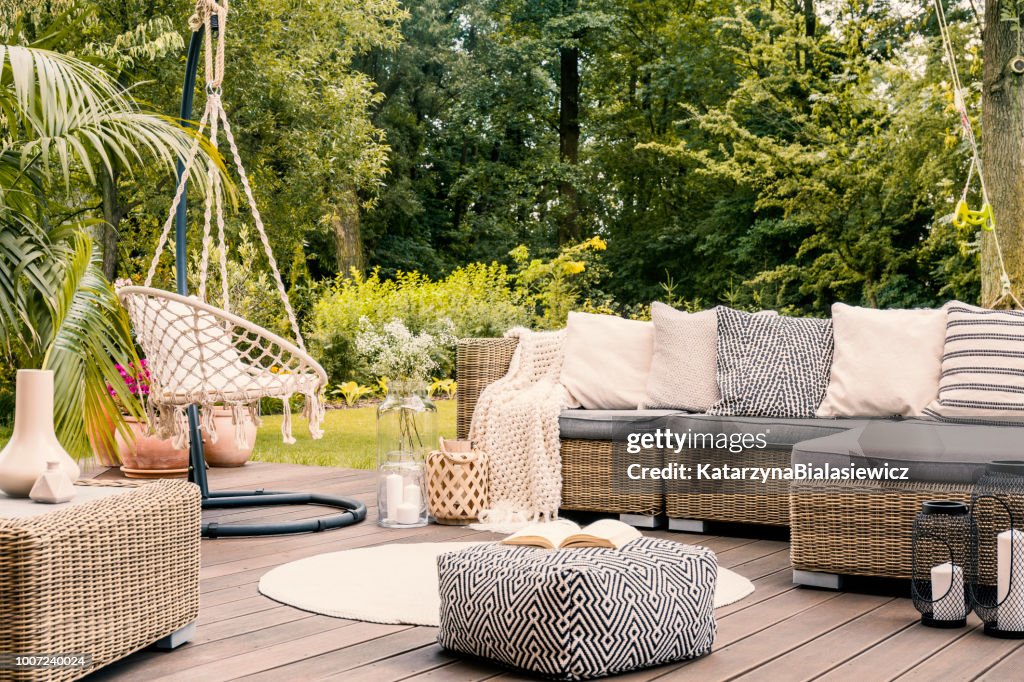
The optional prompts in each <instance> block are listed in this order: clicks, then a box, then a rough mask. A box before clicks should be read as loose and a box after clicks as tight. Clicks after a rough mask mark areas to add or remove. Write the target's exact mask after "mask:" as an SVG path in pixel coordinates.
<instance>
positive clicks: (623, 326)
mask: <svg viewBox="0 0 1024 682" xmlns="http://www.w3.org/2000/svg"><path fill="white" fill-rule="evenodd" d="M653 352H654V325H653V324H651V323H650V322H642V321H639V320H626V319H623V318H621V317H615V316H614V315H593V314H590V313H569V322H568V324H566V338H565V359H564V361H563V362H562V377H561V380H562V385H563V386H565V387H566V389H568V390H569V393H570V394H572V397H573V398H575V399H576V400H578V401H579V403H580V405H581V406H582V407H585V408H587V409H589V410H635V409H637V408H638V407H639V406H640V404H641V403H643V401H644V397H645V395H646V390H647V374H648V373H649V372H650V369H651V355H652V354H653Z"/></svg>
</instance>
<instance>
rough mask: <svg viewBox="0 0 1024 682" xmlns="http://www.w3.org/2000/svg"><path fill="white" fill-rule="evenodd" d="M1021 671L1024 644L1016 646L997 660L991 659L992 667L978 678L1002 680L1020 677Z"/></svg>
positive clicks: (989, 681)
mask: <svg viewBox="0 0 1024 682" xmlns="http://www.w3.org/2000/svg"><path fill="white" fill-rule="evenodd" d="M1022 671H1024V646H1022V647H1017V648H1016V649H1014V650H1013V651H1011V652H1010V653H1008V654H1007V655H1006V656H1004V657H1003V658H1002V659H1000V660H998V661H993V665H992V667H991V668H989V669H988V670H986V671H985V672H984V673H982V674H981V675H980V676H979V677H978V679H979V680H981V681H983V682H1003V681H1004V680H1012V679H1017V678H1020V677H1021V675H1022Z"/></svg>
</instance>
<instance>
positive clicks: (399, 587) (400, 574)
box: [260, 542, 754, 626]
mask: <svg viewBox="0 0 1024 682" xmlns="http://www.w3.org/2000/svg"><path fill="white" fill-rule="evenodd" d="M475 544H481V543H476V542H423V543H415V544H397V545H381V546H379V547H365V548H361V549H350V550H346V551H344V552H332V553H330V554H320V555H318V556H314V557H309V558H308V559H299V560H298V561H293V562H291V563H289V564H284V565H282V566H278V567H277V568H275V569H273V570H271V571H269V572H268V573H267V574H266V575H264V576H263V577H262V578H260V592H261V593H262V594H264V595H266V596H268V597H270V598H271V599H274V600H276V601H279V602H282V603H284V604H289V605H291V606H294V607H296V608H300V609H302V610H304V611H311V612H313V613H320V614H323V615H325V616H335V617H337V618H350V619H352V620H363V621H369V622H371V623H387V624H396V625H397V624H404V625H431V626H437V624H438V614H439V612H440V609H441V599H440V597H439V596H438V587H437V557H438V555H440V554H444V553H445V552H454V551H456V550H460V549H464V548H466V547H470V546H472V545H475ZM753 591H754V584H753V583H751V582H750V581H749V580H747V579H746V578H744V577H743V576H741V575H738V574H737V573H734V572H733V571H730V570H729V569H727V568H721V567H719V569H718V586H717V589H716V590H715V608H716V609H717V608H719V607H721V606H725V605H726V604H731V603H733V602H736V601H739V600H740V599H743V598H744V597H746V596H747V595H748V594H750V593H752V592H753Z"/></svg>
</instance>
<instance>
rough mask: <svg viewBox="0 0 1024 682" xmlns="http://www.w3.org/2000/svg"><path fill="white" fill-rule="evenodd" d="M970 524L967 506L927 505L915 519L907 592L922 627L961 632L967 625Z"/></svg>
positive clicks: (971, 527)
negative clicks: (909, 593) (958, 629)
mask: <svg viewBox="0 0 1024 682" xmlns="http://www.w3.org/2000/svg"><path fill="white" fill-rule="evenodd" d="M973 535H974V530H973V522H972V520H971V515H970V513H969V509H968V507H967V505H966V504H964V503H963V502H952V501H945V500H939V501H930V502H923V503H922V504H921V511H920V512H919V513H918V514H917V517H916V518H915V519H914V533H913V549H912V552H913V556H912V562H911V582H910V591H911V596H912V597H913V601H914V608H915V609H917V610H918V612H919V613H920V614H921V624H922V625H927V626H929V627H933V628H961V627H964V626H965V625H966V624H967V612H968V610H969V608H970V606H969V600H968V590H967V580H968V575H969V573H970V570H969V566H970V559H971V549H970V548H971V542H972V538H973Z"/></svg>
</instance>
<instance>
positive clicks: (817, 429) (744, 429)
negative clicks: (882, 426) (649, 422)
mask: <svg viewBox="0 0 1024 682" xmlns="http://www.w3.org/2000/svg"><path fill="white" fill-rule="evenodd" d="M868 421H869V420H866V419H827V418H808V419H781V418H775V417H728V416H720V415H713V414H682V415H675V416H673V417H671V418H670V419H669V420H668V425H669V426H670V427H671V428H672V430H673V431H675V432H676V433H684V432H686V431H687V430H688V429H691V430H693V431H694V432H700V433H724V434H733V433H751V434H755V435H756V434H759V433H763V434H764V436H765V441H766V442H767V444H768V447H770V448H775V449H777V448H779V447H790V446H792V445H795V444H796V443H799V442H801V441H805V440H809V439H811V438H821V437H822V436H829V435H832V434H835V433H842V432H844V431H849V430H850V429H854V428H857V427H860V426H864V425H865V424H867V423H868Z"/></svg>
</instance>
